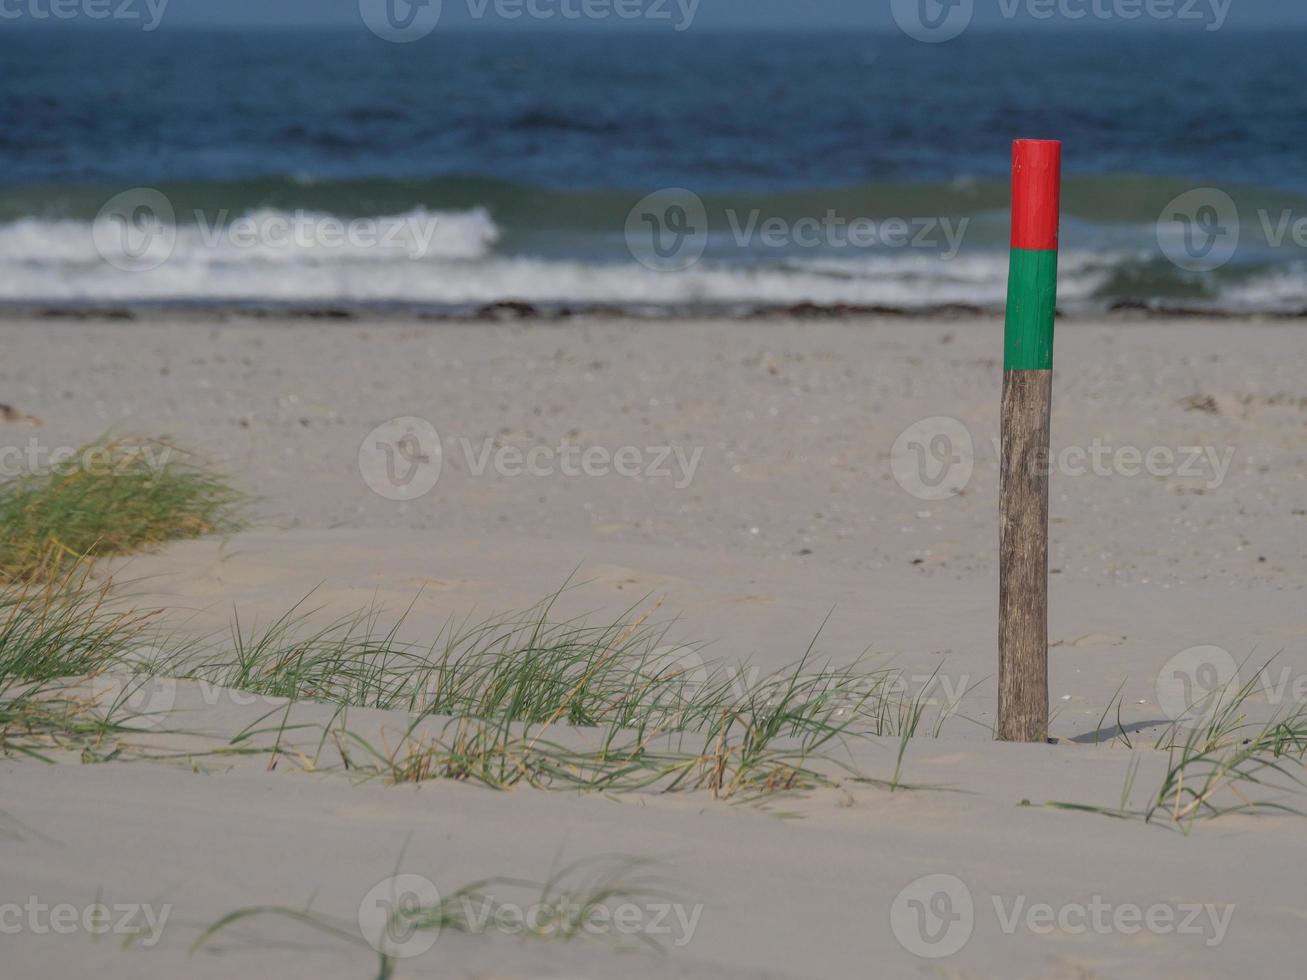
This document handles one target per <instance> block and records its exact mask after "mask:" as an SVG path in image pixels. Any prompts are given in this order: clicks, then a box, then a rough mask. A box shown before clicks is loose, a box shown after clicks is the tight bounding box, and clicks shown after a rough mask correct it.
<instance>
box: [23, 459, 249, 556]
mask: <svg viewBox="0 0 1307 980" xmlns="http://www.w3.org/2000/svg"><path fill="white" fill-rule="evenodd" d="M244 502H245V498H244V496H243V495H242V494H240V493H239V492H238V491H236V490H235V489H234V488H233V487H232V486H231V485H230V483H228V481H227V480H226V478H225V477H223V476H222V475H221V474H219V473H216V472H214V471H213V470H211V469H209V468H208V467H206V466H205V465H204V464H203V463H202V462H201V461H200V460H198V459H197V458H196V457H195V456H194V455H192V454H191V453H188V452H186V451H185V450H183V449H180V448H178V447H177V446H175V445H174V444H173V443H171V442H169V441H167V440H164V439H156V438H147V439H141V438H128V437H120V438H113V439H101V440H99V441H97V442H94V443H91V444H89V445H86V446H83V447H82V448H81V449H79V450H77V451H76V452H75V453H73V454H72V455H71V456H70V457H68V458H66V459H63V460H61V461H60V462H58V463H56V464H55V465H53V466H51V467H49V468H48V469H46V470H44V471H42V472H39V473H34V474H28V475H24V476H21V477H17V478H14V479H10V480H6V481H4V482H0V579H3V580H7V581H19V582H21V581H30V580H36V579H57V578H59V577H61V576H62V575H63V574H64V572H65V571H66V569H67V568H68V567H69V565H70V563H72V564H76V563H77V562H80V561H81V560H83V559H84V558H88V557H89V558H101V557H110V556H114V555H128V554H132V553H134V552H139V551H144V550H146V549H149V548H153V547H155V546H157V545H160V544H163V543H164V542H167V541H173V540H177V539H180V538H195V537H200V536H203V535H206V534H222V533H229V532H233V531H235V530H238V529H239V527H240V519H239V515H240V511H241V507H242V505H243V504H244Z"/></svg>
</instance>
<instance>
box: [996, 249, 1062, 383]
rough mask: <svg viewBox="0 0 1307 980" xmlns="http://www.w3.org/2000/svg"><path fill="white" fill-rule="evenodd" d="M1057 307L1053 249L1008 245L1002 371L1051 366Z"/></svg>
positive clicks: (1055, 263) (1047, 368)
mask: <svg viewBox="0 0 1307 980" xmlns="http://www.w3.org/2000/svg"><path fill="white" fill-rule="evenodd" d="M1056 310H1057V250H1056V249H1048V250H1038V251H1035V250H1031V249H1026V248H1014V249H1012V264H1011V269H1010V271H1009V272H1008V283H1007V328H1006V331H1005V334H1004V342H1003V369H1004V370H1005V371H1049V370H1051V369H1052V367H1053V320H1054V317H1055V316H1056Z"/></svg>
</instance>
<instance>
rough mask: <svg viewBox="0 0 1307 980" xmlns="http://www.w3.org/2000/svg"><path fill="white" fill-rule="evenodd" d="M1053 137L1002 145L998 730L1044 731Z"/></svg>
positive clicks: (1056, 201) (1010, 735) (1057, 169)
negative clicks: (1008, 159)
mask: <svg viewBox="0 0 1307 980" xmlns="http://www.w3.org/2000/svg"><path fill="white" fill-rule="evenodd" d="M1061 185H1062V144H1061V143H1060V142H1057V141H1054V140H1017V141H1016V143H1015V144H1014V145H1013V148H1012V258H1011V266H1010V270H1009V273H1008V296H1007V322H1006V327H1005V339H1004V345H1003V346H1004V350H1003V418H1002V444H1003V449H1002V462H1001V471H1000V484H999V625H998V737H999V739H1001V740H1003V741H1007V742H1042V741H1045V740H1046V739H1047V738H1048V476H1049V424H1050V412H1051V410H1052V401H1053V320H1054V316H1055V312H1056V307H1057V239H1058V225H1059V217H1060V211H1061Z"/></svg>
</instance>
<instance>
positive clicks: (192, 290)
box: [0, 208, 1307, 309]
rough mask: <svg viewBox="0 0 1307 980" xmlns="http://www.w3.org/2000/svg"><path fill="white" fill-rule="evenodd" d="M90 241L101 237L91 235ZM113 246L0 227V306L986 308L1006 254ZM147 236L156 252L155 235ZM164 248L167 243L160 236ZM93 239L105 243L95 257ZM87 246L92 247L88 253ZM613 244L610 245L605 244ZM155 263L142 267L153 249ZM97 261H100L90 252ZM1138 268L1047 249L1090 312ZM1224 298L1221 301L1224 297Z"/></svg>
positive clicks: (438, 243) (429, 228)
mask: <svg viewBox="0 0 1307 980" xmlns="http://www.w3.org/2000/svg"><path fill="white" fill-rule="evenodd" d="M102 230H103V229H102ZM125 230H126V232H127V235H128V238H127V239H123V240H122V244H123V245H124V247H125V248H126V249H128V250H130V249H131V248H137V249H138V251H139V245H140V243H139V242H133V241H132V240H131V239H130V236H131V235H132V234H136V235H138V236H139V235H145V236H146V237H147V238H148V239H150V244H151V245H152V246H154V250H151V251H150V252H149V254H150V256H152V257H156V258H161V259H162V261H160V262H159V263H158V264H157V265H155V266H154V267H152V268H148V269H146V270H145V271H125V269H124V268H123V262H122V261H120V260H121V258H122V255H117V254H115V248H116V247H117V245H116V244H115V243H117V242H118V241H119V239H118V238H115V237H114V235H109V236H108V237H107V239H106V236H105V235H103V234H101V235H98V236H97V235H93V226H92V224H91V223H89V222H80V221H69V220H60V221H47V220H40V219H34V218H27V219H23V220H20V221H15V222H12V223H9V224H5V225H0V300H9V301H17V300H27V301H39V302H49V301H68V300H74V301H90V302H95V301H114V302H132V301H157V300H187V301H190V300H194V301H206V300H210V301H224V300H225V301H236V300H248V301H270V302H291V303H295V302H304V303H368V302H407V303H429V304H451V305H462V304H479V303H489V302H495V301H498V300H507V299H514V300H524V301H528V302H538V303H578V304H584V303H609V304H622V305H654V306H658V305H693V304H704V305H733V306H740V305H744V306H760V305H789V304H796V303H814V304H819V305H831V304H851V305H879V306H889V307H896V308H902V309H914V308H924V307H931V306H937V305H943V304H964V305H978V306H985V307H991V308H1000V307H1002V305H1003V303H1004V301H1005V298H1006V288H1007V287H1006V281H1007V264H1008V256H1007V254H1006V251H1005V250H1002V249H999V248H994V249H992V250H991V249H986V250H976V251H969V252H966V251H964V252H962V253H960V254H958V255H956V256H954V257H952V258H950V259H945V258H943V257H941V256H940V255H938V254H933V253H926V252H920V251H911V250H897V251H895V250H875V251H868V252H865V253H863V254H859V255H856V256H847V255H828V256H811V257H793V256H791V257H789V258H777V259H776V260H774V261H771V262H767V261H758V260H757V257H756V256H755V257H752V261H748V262H743V263H742V262H731V261H724V260H722V259H721V258H720V257H719V258H712V257H711V253H710V257H708V258H705V259H704V260H703V261H702V262H700V263H699V264H697V265H695V266H693V267H692V268H690V269H688V270H685V271H681V272H676V273H664V272H658V271H654V270H652V269H648V268H645V267H644V266H641V265H639V264H638V263H636V262H635V261H634V260H631V259H629V258H628V257H627V256H626V253H625V252H624V251H623V252H622V253H621V259H620V260H619V259H618V258H613V259H611V260H607V261H582V260H579V259H568V258H538V257H523V256H507V255H500V254H496V252H495V250H494V249H495V244H496V242H497V241H498V240H499V239H500V237H501V233H500V229H499V228H498V227H497V226H496V224H495V222H494V221H493V220H492V219H491V217H490V215H489V214H488V213H487V212H486V211H485V210H484V209H480V208H477V209H473V210H470V211H461V212H430V211H426V210H421V209H419V210H415V211H411V212H408V213H406V214H402V215H395V216H389V217H384V218H370V219H362V220H361V221H354V222H351V221H349V220H347V219H339V218H333V217H331V216H329V215H321V214H311V213H305V212H284V211H275V210H258V211H253V212H249V213H247V214H244V215H240V216H238V217H235V218H232V217H227V216H223V217H222V218H221V219H220V220H215V219H214V218H212V217H210V218H208V219H206V220H204V221H201V222H198V223H197V222H195V221H194V220H190V221H185V220H183V222H182V223H181V224H180V225H179V226H178V227H176V228H175V229H174V228H172V227H171V226H167V227H163V228H160V227H159V226H157V225H150V226H144V227H141V228H135V229H125ZM160 234H163V235H164V236H165V237H164V238H163V239H162V240H159V239H157V238H155V236H158V235H160ZM169 236H171V237H169ZM106 241H107V243H108V244H107V245H106ZM97 245H98V248H97ZM619 247H620V246H619ZM156 251H157V252H158V254H157V255H156V254H155V252H156ZM106 253H107V254H106ZM1144 258H1146V256H1141V255H1139V254H1132V253H1130V252H1126V251H1120V252H1117V251H1113V252H1110V253H1109V252H1104V251H1095V250H1074V249H1066V250H1064V251H1063V254H1062V256H1061V262H1060V275H1059V301H1060V303H1061V305H1062V306H1063V307H1064V308H1067V309H1090V308H1094V307H1095V306H1099V307H1101V306H1102V305H1104V301H1103V300H1102V299H1101V298H1099V297H1100V296H1101V291H1102V289H1103V287H1104V286H1105V284H1107V283H1108V281H1109V279H1110V277H1111V276H1112V274H1113V272H1114V270H1115V269H1118V268H1119V267H1120V266H1121V265H1122V264H1129V263H1132V262H1137V261H1140V260H1142V259H1144ZM1227 298H1228V300H1229V302H1228V304H1227V303H1225V302H1224V301H1225V300H1226V299H1227ZM1221 300H1222V303H1220V304H1217V305H1228V306H1229V307H1231V308H1245V307H1246V308H1250V309H1252V308H1258V309H1266V308H1281V307H1284V308H1288V307H1293V306H1300V307H1301V306H1307V269H1304V268H1303V267H1300V266H1293V267H1282V268H1280V269H1279V270H1278V271H1276V272H1274V273H1268V274H1267V275H1266V276H1263V277H1259V278H1257V279H1254V280H1243V281H1241V282H1240V283H1239V284H1238V285H1237V286H1235V285H1231V286H1228V287H1227V289H1226V292H1224V293H1223V294H1222V296H1221Z"/></svg>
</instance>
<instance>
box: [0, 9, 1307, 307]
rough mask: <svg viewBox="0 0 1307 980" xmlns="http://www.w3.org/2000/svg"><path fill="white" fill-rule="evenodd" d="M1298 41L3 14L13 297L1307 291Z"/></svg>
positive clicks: (299, 300) (3, 151) (938, 299)
mask: <svg viewBox="0 0 1307 980" xmlns="http://www.w3.org/2000/svg"><path fill="white" fill-rule="evenodd" d="M1304 49H1307V35H1304V34H1297V33H1285V32H1280V33H1274V34H1272V33H1247V32H1237V31H1230V30H1227V31H1221V32H1205V31H1201V30H1199V31H1173V32H1158V31H1140V32H1133V31H1124V30H1122V31H1116V32H1111V33H1107V34H1105V33H1102V32H1088V33H1075V32H1065V33H1056V34H1047V33H1040V34H1021V33H984V32H976V33H968V34H966V35H964V36H963V37H961V38H958V39H957V40H955V41H951V42H950V43H947V44H922V43H918V42H916V41H913V40H911V39H909V38H907V37H906V36H904V35H902V34H865V35H859V34H854V33H841V34H820V33H811V34H799V35H795V34H782V33H752V34H739V33H734V34H724V33H723V34H713V33H699V32H695V31H685V32H682V33H676V32H670V31H669V32H662V33H657V34H650V33H645V34H631V35H606V34H596V33H583V32H568V31H553V32H550V33H548V34H523V33H505V32H469V33H461V34H458V33H452V32H451V33H442V32H436V33H435V34H433V35H432V36H431V37H428V38H425V39H423V40H422V41H421V42H420V43H413V44H402V45H400V44H389V43H386V42H385V41H383V40H381V39H380V38H378V37H376V36H374V35H373V34H371V33H369V32H368V31H367V30H365V29H363V28H362V27H360V28H359V29H357V30H344V29H341V30H332V31H325V30H324V31H308V32H291V31H284V32H275V31H273V32H269V31H264V32H258V33H240V32H215V31H203V30H197V29H168V28H167V27H164V28H161V29H159V30H157V31H154V32H152V33H143V32H121V31H98V30H79V29H69V30H63V29H59V28H50V29H42V30H33V29H9V28H6V27H0V301H4V302H7V303H20V304H26V303H55V302H58V303H116V304H133V303H138V304H154V303H161V302H162V303H178V302H182V303H215V302H216V303H245V302H253V303H273V304H283V303H289V304H307V305H314V306H319V305H322V304H338V305H343V306H356V305H370V304H399V305H405V306H418V307H425V308H432V309H451V310H457V309H463V308H467V307H475V306H478V305H480V304H486V303H495V302H501V301H521V302H526V303H531V304H539V305H541V306H554V307H560V306H565V307H570V308H583V307H595V306H601V307H613V306H617V307H622V308H627V309H640V310H645V311H654V312H657V311H685V310H687V309H708V308H710V309H725V310H730V311H733V312H747V311H750V310H757V309H764V308H771V307H786V306H794V305H806V304H814V305H817V306H823V307H883V308H893V309H901V310H923V309H933V308H936V307H947V306H964V307H981V308H997V307H1000V306H1001V305H1002V303H1003V297H1004V289H1005V275H1006V263H1007V208H1008V183H1007V181H1008V168H1009V161H1010V144H1011V141H1012V139H1014V138H1016V137H1042V138H1057V139H1061V140H1063V142H1064V144H1065V147H1064V153H1065V173H1066V185H1065V198H1064V225H1063V248H1062V259H1061V302H1062V305H1063V307H1064V308H1066V309H1067V310H1072V311H1074V310H1084V311H1104V310H1111V309H1116V308H1121V307H1138V306H1147V307H1152V308H1166V309H1189V310H1228V311H1240V312H1256V311H1270V312H1282V313H1301V312H1303V311H1304V310H1307V247H1305V246H1307V166H1304V161H1307V112H1304V93H1307V60H1304V58H1303V57H1302V52H1303V50H1304Z"/></svg>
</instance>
